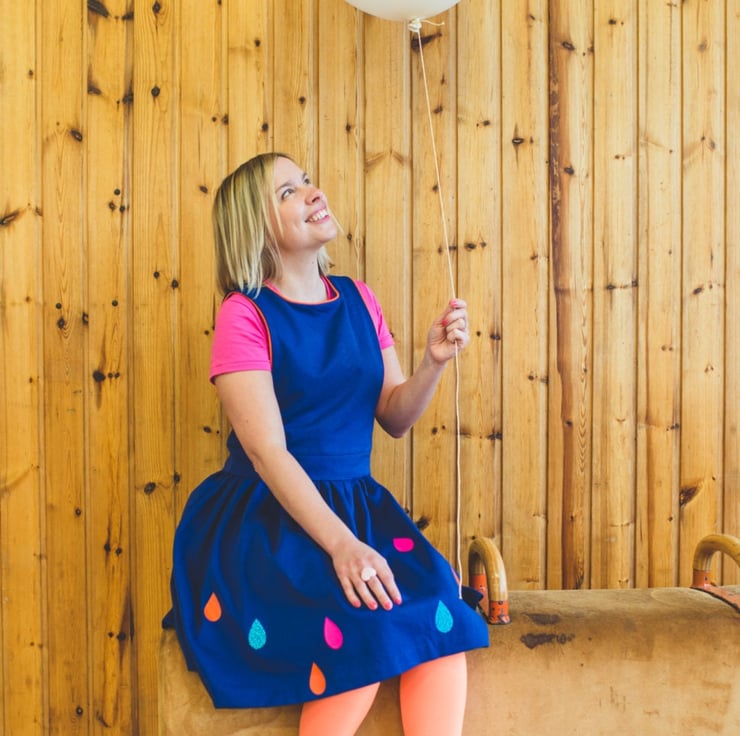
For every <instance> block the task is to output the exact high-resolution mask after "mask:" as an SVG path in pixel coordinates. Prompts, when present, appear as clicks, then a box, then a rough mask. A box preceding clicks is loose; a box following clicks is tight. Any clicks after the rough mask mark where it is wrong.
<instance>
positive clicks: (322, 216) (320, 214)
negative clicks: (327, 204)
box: [306, 208, 329, 222]
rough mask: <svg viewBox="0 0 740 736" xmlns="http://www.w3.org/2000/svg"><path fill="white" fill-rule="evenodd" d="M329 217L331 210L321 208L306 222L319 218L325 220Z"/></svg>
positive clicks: (315, 220) (317, 220)
mask: <svg viewBox="0 0 740 736" xmlns="http://www.w3.org/2000/svg"><path fill="white" fill-rule="evenodd" d="M327 217H329V210H327V209H326V208H324V209H322V210H319V211H318V212H317V213H316V214H314V215H311V217H309V218H308V219H307V220H306V222H319V220H323V219H325V218H327Z"/></svg>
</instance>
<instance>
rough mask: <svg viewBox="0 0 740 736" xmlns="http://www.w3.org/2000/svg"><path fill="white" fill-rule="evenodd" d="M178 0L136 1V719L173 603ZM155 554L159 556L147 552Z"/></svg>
mask: <svg viewBox="0 0 740 736" xmlns="http://www.w3.org/2000/svg"><path fill="white" fill-rule="evenodd" d="M176 10H177V4H173V3H171V2H158V3H155V4H154V5H151V4H150V3H147V2H136V3H135V5H134V33H135V45H134V48H135V56H134V119H133V126H134V135H135V143H134V151H135V156H134V159H133V179H132V182H133V186H132V200H131V201H132V208H133V209H132V211H133V213H134V217H133V223H132V236H133V241H132V248H133V250H132V259H131V262H132V268H131V298H132V305H131V310H130V314H129V318H130V324H131V335H132V348H133V350H132V352H131V354H130V355H129V372H130V374H131V376H132V380H133V387H132V388H133V402H132V409H131V411H132V414H131V420H130V423H131V426H132V435H133V436H132V441H133V443H134V444H133V446H134V448H135V455H134V460H133V481H134V493H133V502H132V503H133V508H132V514H133V522H132V523H133V534H134V544H135V553H134V556H133V578H132V580H133V585H132V595H133V601H134V608H135V627H136V637H135V639H134V654H133V656H134V666H135V668H136V691H135V693H134V697H133V703H134V705H133V707H134V716H133V718H134V722H135V723H137V724H138V727H139V729H140V731H141V732H142V733H153V732H154V731H155V730H156V723H157V669H156V652H157V644H158V642H159V638H160V635H161V627H160V622H161V618H162V616H163V615H164V614H165V613H166V611H167V610H168V608H169V606H170V605H171V601H170V595H169V585H168V583H169V573H170V570H171V566H172V537H173V532H174V525H175V511H174V499H173V494H174V490H173V489H174V484H175V476H176V473H177V470H176V467H175V411H174V392H175V386H174V382H175V378H174V377H175V373H176V368H175V358H176V355H177V346H176V344H175V329H176V328H175V319H176V316H177V314H178V310H177V304H176V296H175V294H176V292H177V288H178V285H179V281H180V275H179V274H178V273H177V271H176V267H177V255H176V243H177V241H178V237H179V235H180V233H179V232H178V228H177V223H178V202H179V200H178V191H177V184H176V182H178V181H179V173H180V172H179V171H178V169H177V161H178V156H177V153H178V147H179V117H178V109H177V101H178V96H179V87H178V58H177V51H178V47H177V44H176V39H177V31H178V26H177V23H178V21H179V18H178V17H177V15H176V12H175V11H176ZM153 561H155V564H152V562H153Z"/></svg>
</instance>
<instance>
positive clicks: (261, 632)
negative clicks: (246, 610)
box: [249, 618, 267, 649]
mask: <svg viewBox="0 0 740 736" xmlns="http://www.w3.org/2000/svg"><path fill="white" fill-rule="evenodd" d="M266 643H267V632H266V631H265V627H264V626H263V625H262V623H261V622H260V620H259V619H258V618H256V619H254V621H253V622H252V625H251V626H250V627H249V646H250V647H252V649H262V647H263V646H265V644H266Z"/></svg>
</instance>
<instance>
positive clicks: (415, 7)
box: [347, 0, 460, 20]
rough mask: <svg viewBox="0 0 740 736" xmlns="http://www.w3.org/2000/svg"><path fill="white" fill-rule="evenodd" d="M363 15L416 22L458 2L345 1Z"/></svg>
mask: <svg viewBox="0 0 740 736" xmlns="http://www.w3.org/2000/svg"><path fill="white" fill-rule="evenodd" d="M347 2H348V3H349V4H350V5H354V6H355V7H356V8H359V9H360V10H362V11H363V12H365V13H370V15H376V16H377V17H378V18H385V20H416V19H417V18H419V19H421V18H429V17H430V16H432V15H437V13H441V12H443V11H445V10H447V9H448V8H451V7H452V6H453V5H457V3H459V2H460V0H347Z"/></svg>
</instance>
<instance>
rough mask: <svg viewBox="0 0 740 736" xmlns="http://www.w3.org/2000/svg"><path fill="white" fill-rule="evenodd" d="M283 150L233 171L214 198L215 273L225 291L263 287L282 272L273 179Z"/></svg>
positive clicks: (323, 263) (324, 268) (323, 269)
mask: <svg viewBox="0 0 740 736" xmlns="http://www.w3.org/2000/svg"><path fill="white" fill-rule="evenodd" d="M278 158H287V159H289V160H290V161H293V162H294V163H295V160H294V159H293V157H292V156H289V155H288V154H285V153H277V152H273V153H261V154H259V155H257V156H254V158H250V159H249V160H248V161H245V162H244V163H243V164H242V165H241V166H239V168H238V169H236V170H234V171H233V172H232V173H231V174H229V175H228V176H227V177H226V178H225V179H224V180H223V182H221V185H220V186H219V188H218V191H217V192H216V198H215V200H214V202H213V213H212V218H213V236H214V243H215V249H216V276H217V279H218V286H219V288H220V289H221V292H222V293H223V294H228V293H229V292H231V291H235V290H236V291H254V292H259V290H260V288H261V287H262V284H263V283H264V282H265V281H266V280H268V279H276V278H280V276H281V274H282V263H281V259H280V250H279V249H278V245H277V238H276V233H275V230H274V227H273V223H277V227H278V228H280V227H281V225H280V217H279V216H278V201H277V196H276V194H275V188H274V183H273V173H274V169H275V161H276V160H277V159H278ZM318 264H319V272H320V273H321V275H322V276H325V275H326V274H327V273H328V272H329V268H330V267H331V260H330V259H329V254H328V253H327V252H326V249H325V248H323V247H322V248H321V250H320V251H319V255H318Z"/></svg>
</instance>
